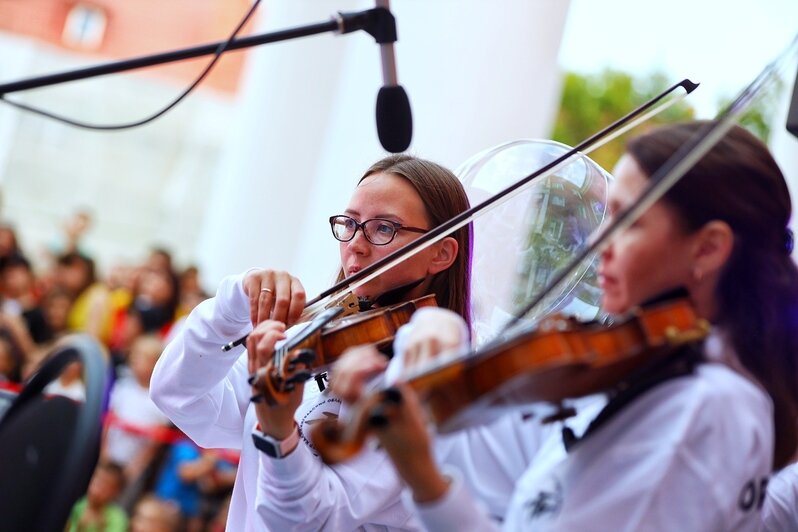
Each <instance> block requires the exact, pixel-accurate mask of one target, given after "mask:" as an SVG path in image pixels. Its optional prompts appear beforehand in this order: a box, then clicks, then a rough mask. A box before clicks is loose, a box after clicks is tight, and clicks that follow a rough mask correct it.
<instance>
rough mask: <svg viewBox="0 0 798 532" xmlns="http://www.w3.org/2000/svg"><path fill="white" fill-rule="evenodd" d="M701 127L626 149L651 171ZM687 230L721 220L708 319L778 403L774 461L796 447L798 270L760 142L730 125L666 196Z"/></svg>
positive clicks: (785, 195) (776, 177) (784, 203)
mask: <svg viewBox="0 0 798 532" xmlns="http://www.w3.org/2000/svg"><path fill="white" fill-rule="evenodd" d="M704 126H705V123H704V122H690V123H685V124H678V125H674V126H666V127H663V128H659V129H657V130H654V131H652V132H651V133H648V134H646V135H643V136H641V137H638V138H636V139H635V140H633V141H632V142H631V143H630V144H629V146H628V149H627V151H628V153H629V154H630V155H631V156H632V157H633V158H634V159H635V161H637V163H638V164H639V165H640V167H641V169H642V170H643V171H644V172H645V173H646V174H648V175H649V176H650V175H652V174H653V173H654V172H655V171H656V170H657V169H658V168H659V167H661V166H662V165H663V164H664V163H665V161H666V160H667V159H668V158H669V157H670V156H671V155H673V153H674V152H676V150H677V149H678V148H679V147H680V146H682V145H683V144H684V143H685V142H687V140H688V139H689V138H690V137H692V136H693V135H694V134H695V133H696V132H697V131H699V130H700V129H701V128H702V127H704ZM664 201H665V202H666V204H668V205H669V206H671V207H672V208H674V209H675V210H676V212H677V213H678V214H679V215H680V217H681V218H682V219H683V220H684V222H685V223H686V226H687V229H688V230H689V231H695V230H698V229H700V228H701V227H702V226H704V224H706V223H707V222H710V221H712V220H722V221H724V222H726V223H727V224H728V225H729V226H730V227H731V229H732V231H733V232H734V247H733V250H732V253H731V256H730V257H729V260H728V261H727V263H726V264H725V265H724V266H723V269H722V271H721V273H720V278H719V280H718V284H717V287H716V291H715V299H716V308H717V315H716V316H714V317H713V318H714V321H715V322H716V324H717V326H719V327H720V328H721V330H722V331H723V334H725V335H726V337H727V338H728V339H729V340H730V342H731V344H732V346H733V348H734V350H735V352H736V354H737V357H738V358H739V360H740V362H741V363H742V364H743V365H744V366H745V368H746V369H747V370H748V371H749V372H750V373H751V374H752V375H753V376H754V377H756V379H758V381H759V382H760V383H761V384H762V385H763V386H764V387H765V388H766V389H767V390H768V392H769V393H770V396H771V398H772V399H773V402H774V409H775V425H776V449H775V457H774V465H775V467H777V468H778V467H781V466H782V465H784V464H786V463H787V462H788V461H789V459H790V458H791V457H792V456H793V454H794V453H795V450H796V447H798V361H797V360H796V357H797V356H798V332H797V331H798V268H796V265H795V263H794V262H793V261H792V259H791V258H790V251H791V242H790V240H791V239H790V233H789V230H788V228H787V225H788V223H789V220H790V214H791V210H792V207H791V203H790V194H789V190H788V188H787V184H786V182H785V179H784V175H783V174H782V172H781V170H780V169H779V167H778V165H777V164H776V161H775V160H774V159H773V157H772V156H771V154H770V152H769V151H768V149H767V147H766V146H765V144H763V143H762V142H761V141H760V140H759V139H757V138H756V137H755V136H754V135H752V134H751V133H749V132H748V131H746V130H745V129H743V128H741V127H739V126H735V127H734V128H732V129H731V130H730V131H729V132H728V133H727V134H726V135H725V136H724V137H723V139H721V141H720V142H719V143H718V144H717V145H715V146H714V147H713V148H712V149H711V150H710V151H709V153H707V154H706V155H705V156H704V157H703V158H702V159H701V160H700V161H699V162H698V163H697V164H696V165H695V166H693V168H692V169H690V171H688V172H687V174H686V175H685V176H684V177H683V178H682V179H681V180H680V181H679V183H677V184H676V185H675V186H674V187H673V188H672V189H671V190H670V191H669V192H668V193H667V194H666V195H665V197H664Z"/></svg>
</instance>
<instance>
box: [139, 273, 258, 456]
mask: <svg viewBox="0 0 798 532" xmlns="http://www.w3.org/2000/svg"><path fill="white" fill-rule="evenodd" d="M242 279H243V274H242V275H238V276H232V277H227V278H226V279H224V280H223V281H222V283H221V284H220V286H219V290H218V291H217V293H216V297H214V298H212V299H209V300H206V301H203V302H202V303H200V304H199V305H198V306H197V307H196V308H195V309H194V310H193V311H192V312H191V314H190V315H189V317H188V319H186V322H185V324H184V326H183V327H182V329H181V330H180V331H179V332H178V333H177V335H176V336H175V338H173V339H172V341H171V342H170V343H169V344H168V345H167V346H166V349H165V350H164V352H163V354H162V355H161V357H160V358H159V360H158V363H157V364H156V365H155V370H154V371H153V374H152V380H151V382H150V397H151V398H152V400H153V402H154V403H155V404H156V405H158V408H160V409H161V411H162V412H163V413H164V414H166V415H167V416H168V417H169V419H171V420H172V422H173V423H174V424H175V425H177V426H178V427H179V428H180V430H182V431H183V432H185V433H186V434H187V435H188V436H189V437H190V438H191V439H192V440H194V441H195V442H196V443H197V444H198V445H200V446H203V447H224V448H229V449H239V448H241V435H242V433H243V426H244V424H243V420H244V415H245V413H246V409H247V406H248V403H249V396H250V389H249V386H248V385H247V358H246V354H245V353H246V351H245V350H244V347H243V346H238V347H236V348H234V349H232V350H230V351H228V352H224V351H222V349H221V346H222V345H224V344H226V343H227V342H229V341H231V340H235V339H237V338H239V337H241V336H243V335H244V334H246V333H247V332H249V331H250V330H251V328H252V326H251V323H250V320H249V301H248V299H247V297H246V294H244V290H243V287H242V284H241V283H242Z"/></svg>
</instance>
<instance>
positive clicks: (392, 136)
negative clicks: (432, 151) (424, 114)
mask: <svg viewBox="0 0 798 532" xmlns="http://www.w3.org/2000/svg"><path fill="white" fill-rule="evenodd" d="M388 2H389V0H376V3H377V8H378V10H379V8H382V9H384V10H385V11H384V13H385V15H384V16H385V17H389V18H388V19H387V20H386V21H385V24H381V25H380V26H381V29H382V30H383V31H377V32H375V33H376V34H375V35H374V37H375V38H376V40H377V42H378V43H379V44H380V58H381V59H382V87H381V88H380V91H379V92H378V93H377V108H376V111H377V112H376V116H377V135H378V136H379V138H380V144H382V147H383V148H385V150H386V151H389V152H391V153H399V152H403V151H405V150H406V149H407V147H408V146H410V140H411V138H412V137H413V116H412V114H411V112H410V100H409V99H408V98H407V93H406V92H405V89H404V87H402V86H401V85H399V81H398V78H397V75H396V55H395V53H394V49H393V43H394V42H396V22H395V20H394V17H393V14H391V12H390V8H389V6H388Z"/></svg>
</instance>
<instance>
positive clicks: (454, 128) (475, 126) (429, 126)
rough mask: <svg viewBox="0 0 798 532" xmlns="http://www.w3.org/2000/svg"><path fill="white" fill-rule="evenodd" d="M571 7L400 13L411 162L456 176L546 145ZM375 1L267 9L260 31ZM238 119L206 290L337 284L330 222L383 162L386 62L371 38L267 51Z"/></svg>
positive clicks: (207, 229) (465, 6)
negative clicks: (255, 272) (244, 277)
mask: <svg viewBox="0 0 798 532" xmlns="http://www.w3.org/2000/svg"><path fill="white" fill-rule="evenodd" d="M568 4H569V2H568V1H563V0H537V1H534V2H530V1H528V0H503V1H501V2H490V3H488V2H484V1H480V0H436V1H435V2H429V1H424V0H404V1H395V2H393V4H392V6H391V8H392V11H393V12H394V14H395V16H396V18H397V25H398V33H399V43H398V44H397V46H396V54H397V63H398V71H399V80H400V82H401V83H402V85H404V87H405V88H406V90H407V92H408V94H409V97H410V101H411V106H412V109H413V120H414V136H413V143H412V145H411V147H410V150H409V152H410V153H413V154H416V155H419V156H422V157H426V158H430V159H432V160H435V161H437V162H439V163H442V164H444V165H447V166H449V167H451V168H454V167H456V166H457V165H459V164H460V163H461V162H463V161H464V160H465V159H467V158H468V157H469V156H471V155H473V154H475V153H476V152H478V151H481V150H482V149H484V148H487V147H489V146H492V145H495V144H498V143H500V142H503V141H506V140H510V139H516V138H522V137H542V136H545V135H546V134H547V132H548V130H549V127H550V123H551V121H552V120H553V117H554V113H555V112H556V109H557V104H558V100H559V81H560V76H559V71H558V67H557V54H558V50H559V45H560V40H561V37H562V31H563V27H564V23H565V17H566V14H567V10H568ZM372 6H373V4H372V3H370V2H367V1H354V0H340V1H338V2H336V3H335V5H334V6H332V3H331V2H324V3H322V2H315V1H312V0H293V1H291V2H269V3H267V4H265V8H266V9H265V11H264V13H263V15H264V16H263V17H261V22H260V27H261V30H263V31H270V30H273V29H277V28H284V27H289V26H295V25H301V24H305V23H310V22H318V21H322V20H326V19H327V18H328V17H329V15H330V11H329V10H330V9H332V8H334V9H338V10H342V11H348V10H357V9H366V8H369V7H372ZM250 59H251V60H250V61H249V64H248V67H247V75H246V85H245V89H244V93H243V96H242V100H241V105H240V106H239V108H238V110H237V112H236V113H235V114H234V115H233V116H231V118H230V122H229V124H228V126H229V129H228V131H229V135H228V137H227V141H226V143H225V145H224V147H223V156H222V162H221V164H220V165H219V167H218V169H217V172H216V176H215V180H214V184H213V189H212V195H211V200H210V203H209V206H208V209H207V211H206V216H205V218H204V220H203V226H202V232H201V237H200V239H199V243H198V246H197V256H198V257H199V258H200V264H201V270H202V271H203V272H204V274H205V280H206V284H208V285H214V284H215V283H216V282H218V280H219V279H220V278H221V277H222V276H224V275H227V274H230V273H235V272H238V271H241V270H243V269H245V268H247V267H249V266H253V265H261V266H269V267H274V268H281V269H287V270H289V271H291V272H293V273H295V274H296V275H298V276H299V277H300V278H301V279H302V280H303V282H304V283H305V286H306V287H307V288H308V292H309V294H311V295H314V294H315V293H318V292H319V291H321V290H323V289H324V288H325V287H326V286H328V285H329V284H330V280H331V278H332V276H333V275H334V273H335V270H336V265H337V245H336V242H335V241H334V240H333V239H332V237H331V235H330V234H329V227H328V225H327V222H326V220H327V218H328V217H329V215H330V214H334V213H336V212H338V211H341V210H342V209H343V208H344V207H345V205H346V202H347V200H348V198H349V195H350V194H351V191H352V189H353V188H354V186H355V184H356V183H357V180H358V179H359V177H360V175H361V174H362V173H363V171H364V170H365V169H366V168H367V167H368V166H369V165H370V164H371V163H372V162H374V161H375V160H377V159H379V158H380V157H382V156H383V155H384V152H383V150H382V148H381V147H380V146H379V144H378V140H377V135H376V129H375V123H374V104H375V100H376V94H377V91H378V89H379V87H380V85H381V67H380V62H379V49H378V47H377V45H376V44H375V43H374V41H373V39H372V38H371V37H370V36H368V35H367V34H365V33H363V34H351V35H347V36H316V37H309V38H307V39H303V40H301V41H294V42H290V43H282V44H278V45H269V46H264V47H261V49H259V50H258V51H257V52H256V53H255V54H254V55H253V56H252V57H251V58H250Z"/></svg>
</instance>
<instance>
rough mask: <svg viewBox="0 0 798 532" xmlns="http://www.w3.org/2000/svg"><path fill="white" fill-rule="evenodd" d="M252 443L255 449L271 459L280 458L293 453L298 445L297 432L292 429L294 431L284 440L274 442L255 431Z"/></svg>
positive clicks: (265, 435)
mask: <svg viewBox="0 0 798 532" xmlns="http://www.w3.org/2000/svg"><path fill="white" fill-rule="evenodd" d="M252 443H254V444H255V448H256V449H258V450H259V451H261V452H264V453H266V454H267V455H269V456H271V457H272V458H282V457H283V456H285V455H287V454H288V453H290V452H291V451H293V450H294V449H295V448H296V446H297V444H298V443H299V430H298V429H297V428H296V426H295V427H294V431H293V432H292V433H291V435H290V436H288V437H287V438H286V439H284V440H275V439H274V438H272V437H271V436H269V435H268V434H263V433H261V432H260V431H258V430H257V429H256V430H255V431H254V432H253V433H252Z"/></svg>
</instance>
